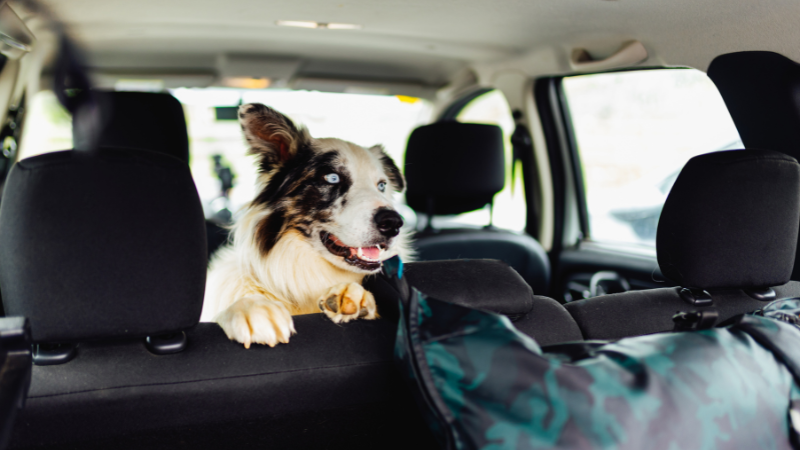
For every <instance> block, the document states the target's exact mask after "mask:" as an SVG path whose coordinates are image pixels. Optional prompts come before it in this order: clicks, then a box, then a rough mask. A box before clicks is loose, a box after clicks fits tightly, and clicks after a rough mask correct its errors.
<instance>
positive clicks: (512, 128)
mask: <svg viewBox="0 0 800 450" xmlns="http://www.w3.org/2000/svg"><path fill="white" fill-rule="evenodd" d="M798 15H800V3H796V2H791V1H788V0H786V1H779V2H772V3H770V4H753V3H752V2H746V1H734V2H723V1H722V0H713V1H707V2H692V1H689V0H677V1H675V2H669V3H666V2H629V1H626V0H558V1H556V0H536V1H532V2H527V3H520V2H514V1H508V0H501V1H494V2H480V1H475V0H469V1H466V2H459V3H454V2H448V1H444V0H432V1H421V0H411V1H406V2H389V1H376V2H365V1H350V2H341V1H340V2H331V1H327V0H301V1H296V2H258V1H255V0H235V1H231V2H227V3H216V2H189V1H184V0H177V1H171V2H156V1H152V0H142V1H139V2H121V1H117V0H105V1H98V0H70V1H64V2H56V1H53V0H46V1H45V0H36V1H33V0H14V1H6V2H0V54H2V67H1V68H0V135H1V136H0V143H1V145H2V151H1V152H0V193H1V194H2V197H0V299H1V300H2V302H1V303H0V305H1V306H2V309H0V448H4V447H6V448H13V449H67V448H75V449H95V448H96V449H100V448H109V447H113V448H121V449H127V448H131V449H134V448H136V449H138V448H150V449H160V448H165V449H166V448H201V449H203V448H240V449H244V448H348V449H358V448H365V449H367V448H370V449H372V448H440V446H439V444H438V443H437V442H436V440H435V439H434V436H433V434H432V433H431V432H430V430H429V429H428V426H427V425H426V422H425V420H424V418H423V416H422V415H421V414H420V412H419V409H418V407H417V405H416V404H415V403H414V400H413V396H412V395H411V394H410V392H409V389H410V387H409V386H408V385H407V384H406V383H405V381H404V379H403V377H402V374H401V373H400V370H399V368H398V367H397V365H396V363H395V360H394V349H395V345H396V336H397V325H398V317H399V312H398V302H397V299H398V297H399V293H398V291H397V290H396V289H395V288H394V287H393V285H392V284H391V283H389V282H388V281H387V280H386V279H385V278H384V277H383V276H381V275H377V276H370V277H367V278H366V279H365V281H364V286H365V287H366V288H367V290H369V291H370V292H372V293H373V294H374V296H375V299H376V302H377V304H378V311H379V313H380V316H381V318H380V319H378V320H374V321H365V320H360V321H353V322H350V323H346V324H334V323H333V322H331V321H330V320H328V319H327V318H326V317H325V316H324V315H323V314H307V315H300V316H295V317H294V321H295V327H296V330H297V334H296V335H294V336H292V338H291V342H290V343H289V344H281V345H278V346H276V347H268V346H263V345H255V346H253V347H251V348H250V349H245V348H244V347H243V346H242V345H240V344H237V343H236V342H232V341H230V340H229V339H228V337H227V336H226V335H225V333H224V332H223V331H222V329H221V328H220V327H219V326H218V325H217V324H216V323H210V322H200V321H199V318H200V311H201V309H202V304H203V295H204V289H205V279H206V271H207V268H208V263H209V260H210V259H211V258H213V255H214V252H215V251H216V250H218V249H219V248H220V247H222V246H224V245H225V244H226V243H227V242H228V239H229V236H228V230H229V226H230V225H231V223H232V222H233V221H235V220H236V218H237V212H238V211H239V208H240V207H241V206H243V205H245V204H246V203H247V202H248V201H249V200H251V199H252V198H253V195H254V193H255V192H254V191H253V189H254V188H255V176H256V168H255V167H253V160H252V159H249V158H248V157H247V156H246V155H245V153H246V150H247V148H246V146H245V143H244V142H243V138H242V136H241V129H240V128H239V125H238V123H237V116H236V109H237V108H238V106H239V105H241V104H243V103H248V102H255V101H257V102H263V103H265V104H267V105H269V106H272V107H275V108H276V109H278V110H281V111H283V112H285V113H286V114H287V115H288V116H290V117H291V118H292V119H293V120H295V121H297V122H298V123H301V124H303V125H305V126H307V127H308V129H309V131H310V132H311V134H312V135H314V136H315V137H323V136H326V135H329V136H331V137H340V138H342V139H346V140H351V141H353V142H355V143H357V144H359V145H363V146H372V145H375V144H383V145H384V147H385V149H386V151H387V153H388V154H390V155H391V156H392V157H393V158H394V159H395V160H396V162H397V163H398V166H400V167H401V170H402V172H403V174H404V176H405V178H406V181H407V189H406V191H405V192H404V193H402V194H398V195H397V197H396V201H397V203H398V205H399V206H398V210H399V211H400V213H401V215H402V216H403V219H404V222H405V230H406V232H408V233H409V234H411V235H412V236H413V238H414V239H413V247H414V252H415V258H414V259H413V260H411V261H406V264H405V267H406V274H407V275H406V276H407V277H408V281H409V283H410V284H411V285H412V286H414V287H416V288H417V289H419V290H420V291H421V292H424V293H425V294H426V295H429V296H431V297H433V298H437V299H441V300H444V301H447V302H453V303H456V304H459V305H463V306H468V307H471V308H478V309H483V310H488V311H491V312H495V313H498V314H502V315H504V316H506V317H508V318H509V320H510V321H511V323H513V324H514V326H515V327H516V328H517V330H519V331H520V332H522V333H524V334H526V335H528V336H530V337H532V338H533V339H535V341H536V342H537V343H538V344H539V345H541V346H543V348H545V349H546V348H548V347H552V346H558V345H560V344H563V343H567V342H589V343H591V342H594V341H611V340H617V339H621V338H625V337H633V336H643V335H648V334H653V333H662V332H670V331H673V330H676V329H692V328H693V327H698V326H700V324H701V322H708V321H710V322H711V323H714V324H724V323H725V321H727V320H729V319H731V318H733V317H734V316H736V315H739V314H744V313H751V312H754V311H756V310H759V309H761V308H762V307H763V306H764V305H766V304H767V303H768V302H770V301H773V300H775V299H781V298H790V297H800V263H798V258H799V257H800V252H798V251H797V248H798V233H800V180H798V179H796V176H795V175H793V174H795V173H796V171H793V170H790V166H792V165H794V164H796V158H800V98H798V97H797V95H796V92H797V90H798V89H799V88H800V64H798V63H797V62H796V61H800V47H798V46H796V45H794V44H793V43H792V42H793V41H791V39H790V38H791V36H792V35H793V34H794V33H795V31H794V30H795V29H796V23H795V22H796V20H795V18H796V17H798ZM767 30H770V32H767ZM79 102H83V103H80V106H81V107H80V108H78V107H77V106H75V105H78V104H79ZM85 105H89V106H88V107H83V106H85ZM688 312H694V313H696V314H694V315H691V314H687V313H688Z"/></svg>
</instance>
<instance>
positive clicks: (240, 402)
mask: <svg viewBox="0 0 800 450" xmlns="http://www.w3.org/2000/svg"><path fill="white" fill-rule="evenodd" d="M206 263H207V253H206V249H205V235H204V220H203V215H202V208H201V206H200V201H199V198H198V197H197V192H196V190H195V187H194V183H193V181H192V179H191V174H190V173H189V168H188V166H187V165H186V164H185V163H183V162H182V161H180V160H178V159H176V158H174V157H171V156H168V155H165V154H163V153H159V152H151V151H146V150H128V149H115V148H100V149H96V150H95V151H93V152H88V151H65V152H56V153H50V154H44V155H40V156H36V157H33V158H29V159H25V160H22V161H20V162H19V163H18V164H17V166H16V167H14V168H13V169H12V171H11V173H10V176H9V178H8V181H7V186H6V190H5V192H4V193H3V201H2V202H0V283H2V285H3V289H4V298H3V302H4V304H5V307H6V310H7V312H8V313H9V314H14V315H24V316H26V317H28V318H30V324H31V330H32V341H33V342H34V343H35V344H36V352H35V356H34V361H35V362H36V365H35V366H34V367H33V371H32V380H31V385H30V391H29V395H28V398H27V401H26V406H25V409H24V410H23V411H22V412H21V413H20V414H19V416H18V419H17V423H16V425H15V427H14V430H13V434H12V440H11V448H30V447H36V446H45V447H46V446H52V447H58V448H64V447H70V446H72V447H74V448H82V449H101V448H102V449H105V448H110V447H113V448H117V449H124V448H149V449H159V448H161V449H167V448H175V447H178V446H183V447H187V448H194V449H204V448H231V447H236V448H241V449H246V448H321V447H334V448H339V447H347V448H350V449H359V448H364V449H366V448H374V447H375V445H379V446H380V445H382V444H384V443H390V444H387V445H395V446H397V447H398V448H436V447H437V444H436V442H435V441H434V439H433V437H432V436H431V434H430V432H429V431H428V429H427V427H426V425H425V424H424V422H423V421H422V420H421V418H420V416H419V413H418V411H417V408H416V405H415V404H414V403H413V401H412V400H411V397H410V395H409V393H408V391H407V388H406V385H405V384H404V381H403V379H402V377H401V376H400V374H399V373H398V372H397V369H396V367H395V363H394V360H393V349H394V345H395V338H396V333H397V322H396V321H394V320H390V319H389V318H391V316H392V306H394V307H395V309H396V306H397V303H396V297H392V295H394V294H393V293H392V292H391V291H387V290H386V289H384V290H381V286H380V283H381V281H382V280H381V277H371V278H370V280H369V281H368V284H369V286H370V289H371V290H372V291H373V292H374V293H375V296H376V300H377V301H378V310H379V312H380V313H381V315H382V316H384V317H386V318H387V319H389V320H387V319H384V320H375V321H356V322H353V323H348V324H346V325H337V324H334V323H332V322H331V321H330V320H328V319H327V318H326V317H325V316H324V315H322V314H307V315H303V316H296V317H295V318H294V320H295V327H296V329H297V334H296V335H295V336H293V337H292V339H291V342H290V343H289V344H287V345H279V346H277V347H275V348H270V347H267V346H255V347H253V348H251V349H249V350H245V349H244V348H243V347H242V346H241V345H239V344H237V343H234V342H231V341H229V340H228V338H227V337H226V336H225V333H224V332H223V331H222V330H221V329H220V327H219V326H218V325H217V324H215V323H199V324H198V319H199V317H200V310H201V306H202V301H203V287H204V280H205V274H206ZM454 265H460V267H455V266H454ZM481 266H483V267H484V268H483V269H481ZM481 274H483V275H481ZM430 277H435V278H439V279H442V280H445V281H446V283H436V282H435V279H431V278H430ZM482 277H484V278H482ZM408 279H409V280H410V282H412V283H415V284H419V285H422V284H424V282H425V280H428V286H429V288H430V289H434V287H433V286H438V288H439V289H440V291H437V292H433V294H435V295H437V296H438V297H440V298H443V299H445V300H450V301H454V302H461V303H462V304H476V305H477V306H480V307H484V308H487V309H490V310H495V311H497V312H501V313H505V314H507V315H508V316H510V317H511V318H512V319H513V320H515V321H516V322H517V323H519V324H520V325H521V327H523V328H525V329H527V330H529V331H530V330H535V331H534V334H535V333H539V334H538V335H536V337H537V338H541V339H543V342H559V341H563V340H574V339H580V337H581V335H580V331H579V330H578V327H577V325H576V324H575V323H574V320H573V319H572V318H571V317H570V316H569V315H568V314H567V313H566V311H565V310H564V309H563V307H561V306H560V305H558V304H557V303H556V302H555V301H554V300H551V299H546V298H539V297H534V296H532V295H531V290H530V288H529V287H528V286H527V284H525V283H524V281H522V279H521V278H520V277H519V275H518V274H516V273H515V272H514V271H512V270H510V269H509V268H508V267H507V266H505V265H504V264H502V263H500V262H495V261H471V262H467V261H454V262H448V263H446V264H439V263H435V262H429V263H410V264H408ZM448 283H449V284H448ZM384 288H385V286H384ZM539 322H547V323H546V324H544V325H542V326H538V323H539Z"/></svg>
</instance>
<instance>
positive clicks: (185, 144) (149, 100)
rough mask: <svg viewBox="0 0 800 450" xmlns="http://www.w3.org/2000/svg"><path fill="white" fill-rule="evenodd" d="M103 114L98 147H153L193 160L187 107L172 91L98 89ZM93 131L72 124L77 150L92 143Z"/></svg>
mask: <svg viewBox="0 0 800 450" xmlns="http://www.w3.org/2000/svg"><path fill="white" fill-rule="evenodd" d="M94 94H95V95H94V98H95V99H96V101H97V105H98V108H99V113H100V116H101V120H100V123H101V131H100V136H99V138H98V140H97V146H98V147H104V148H127V149H138V150H150V151H156V152H161V153H166V154H168V155H172V156H174V157H176V158H178V159H180V160H182V161H184V162H188V161H189V138H188V136H187V134H186V118H185V117H184V115H183V106H181V104H180V102H179V101H178V100H177V99H176V98H175V97H173V96H172V95H170V94H157V93H149V92H108V91H96V92H94ZM92 131H93V130H92V129H90V128H86V127H81V126H78V124H77V122H73V124H72V139H73V142H74V146H75V148H76V149H79V150H84V149H87V147H88V145H89V144H88V142H90V139H89V136H87V135H86V133H89V132H92Z"/></svg>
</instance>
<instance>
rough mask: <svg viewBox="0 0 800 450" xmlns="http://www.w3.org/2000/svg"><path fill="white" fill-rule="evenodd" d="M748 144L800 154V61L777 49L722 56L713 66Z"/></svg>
mask: <svg viewBox="0 0 800 450" xmlns="http://www.w3.org/2000/svg"><path fill="white" fill-rule="evenodd" d="M708 76H709V78H711V80H712V81H713V82H714V84H716V85H717V89H719V92H720V94H721V95H722V98H723V99H724V100H725V105H726V106H727V107H728V111H729V112H730V114H731V118H732V119H733V122H734V123H735V124H736V128H737V129H738V130H739V136H741V138H742V142H743V143H744V145H745V147H747V148H764V149H770V150H777V151H780V152H784V153H786V154H789V155H792V156H794V157H800V154H798V152H800V97H798V94H797V93H798V92H799V91H800V64H797V63H796V62H794V61H792V60H790V59H789V58H787V57H785V56H783V55H780V54H778V53H773V52H739V53H729V54H726V55H721V56H718V57H717V58H715V59H714V61H712V62H711V65H710V66H709V68H708Z"/></svg>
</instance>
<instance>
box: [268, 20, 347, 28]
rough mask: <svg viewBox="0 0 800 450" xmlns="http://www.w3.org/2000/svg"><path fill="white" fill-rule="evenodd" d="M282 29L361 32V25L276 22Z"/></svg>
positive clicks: (299, 21)
mask: <svg viewBox="0 0 800 450" xmlns="http://www.w3.org/2000/svg"><path fill="white" fill-rule="evenodd" d="M275 23H276V24H277V25H278V26H281V27H296V28H327V29H329V30H360V29H361V25H358V24H354V23H334V22H331V23H328V22H312V21H307V20H278V21H277V22H275Z"/></svg>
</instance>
